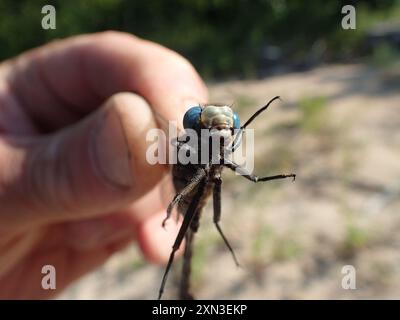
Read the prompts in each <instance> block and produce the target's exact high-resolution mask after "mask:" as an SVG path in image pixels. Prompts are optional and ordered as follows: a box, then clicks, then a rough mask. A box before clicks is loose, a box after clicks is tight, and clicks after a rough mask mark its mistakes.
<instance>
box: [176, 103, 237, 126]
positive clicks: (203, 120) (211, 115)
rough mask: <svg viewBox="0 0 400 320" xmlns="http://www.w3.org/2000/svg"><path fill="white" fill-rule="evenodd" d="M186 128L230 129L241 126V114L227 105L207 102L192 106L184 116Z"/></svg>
mask: <svg viewBox="0 0 400 320" xmlns="http://www.w3.org/2000/svg"><path fill="white" fill-rule="evenodd" d="M183 126H184V128H185V129H187V128H191V129H198V128H200V129H210V130H211V129H216V130H229V131H233V130H234V129H239V128H240V120H239V116H238V114H237V113H236V112H234V111H233V110H232V109H231V107H229V106H227V105H214V104H207V105H204V106H203V107H201V106H200V105H199V106H195V107H192V108H190V109H189V110H188V111H187V112H186V113H185V116H184V118H183Z"/></svg>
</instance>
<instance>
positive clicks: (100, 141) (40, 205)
mask: <svg viewBox="0 0 400 320" xmlns="http://www.w3.org/2000/svg"><path fill="white" fill-rule="evenodd" d="M155 127H156V124H155V121H154V118H153V116H152V112H151V109H150V107H149V105H148V104H147V103H146V102H145V101H144V99H142V98H140V97H139V96H137V95H134V94H131V93H119V94H116V95H114V96H112V97H111V98H110V99H109V100H107V101H106V102H105V103H104V105H103V106H102V107H101V108H100V109H98V110H97V111H96V112H95V113H93V114H91V115H90V116H88V117H87V118H85V119H83V120H82V121H80V122H78V123H76V124H75V125H73V126H71V127H68V128H65V129H63V130H62V131H59V132H57V133H55V134H53V135H49V136H42V137H40V138H35V139H31V138H30V139H29V140H28V139H27V138H18V139H17V138H2V139H0V155H1V156H0V207H1V212H0V226H1V227H5V228H9V227H10V226H17V225H18V226H23V225H27V224H29V225H32V223H35V222H38V223H43V222H57V221H63V220H74V219H82V218H84V217H89V216H93V215H96V214H99V213H106V212H109V211H110V210H114V209H117V208H120V207H122V206H124V205H126V204H128V203H129V202H131V201H133V200H135V199H137V198H139V197H140V196H142V195H143V194H145V193H146V192H147V191H149V190H150V189H151V188H152V187H154V186H155V185H156V184H157V182H158V181H159V180H160V178H161V177H162V175H163V172H164V170H165V168H164V167H163V166H162V165H150V164H149V163H148V162H147V161H146V157H145V155H146V149H147V143H146V133H147V131H148V130H149V129H150V128H155ZM1 227H0V229H1ZM0 231H1V230H0Z"/></svg>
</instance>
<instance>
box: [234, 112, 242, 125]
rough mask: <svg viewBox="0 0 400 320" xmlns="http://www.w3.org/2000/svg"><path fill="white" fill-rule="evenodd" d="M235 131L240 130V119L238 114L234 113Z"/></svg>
mask: <svg viewBox="0 0 400 320" xmlns="http://www.w3.org/2000/svg"><path fill="white" fill-rule="evenodd" d="M233 129H240V119H239V115H238V114H237V113H236V112H234V113H233Z"/></svg>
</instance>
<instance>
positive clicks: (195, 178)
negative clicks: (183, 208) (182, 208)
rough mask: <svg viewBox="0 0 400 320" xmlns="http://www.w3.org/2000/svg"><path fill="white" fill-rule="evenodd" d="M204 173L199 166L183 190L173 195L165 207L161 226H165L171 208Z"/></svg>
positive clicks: (196, 183)
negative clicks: (165, 213) (165, 211)
mask: <svg viewBox="0 0 400 320" xmlns="http://www.w3.org/2000/svg"><path fill="white" fill-rule="evenodd" d="M205 175H206V171H205V170H204V169H203V168H200V169H199V170H198V171H197V172H196V174H195V176H194V177H193V178H192V180H191V181H190V182H189V184H188V185H187V186H186V187H185V188H183V190H181V192H179V193H178V194H176V195H175V197H174V199H173V200H172V201H171V203H170V204H169V205H168V208H167V216H166V217H165V219H164V220H163V222H162V226H163V228H164V227H165V223H166V222H167V220H168V219H169V218H170V217H171V213H172V209H173V208H174V206H175V205H176V204H177V203H178V202H179V201H180V200H181V199H182V198H183V197H184V196H185V195H187V194H188V193H190V192H191V191H192V190H193V189H194V188H195V187H196V186H197V185H198V183H199V182H200V181H201V179H203V178H204V177H205Z"/></svg>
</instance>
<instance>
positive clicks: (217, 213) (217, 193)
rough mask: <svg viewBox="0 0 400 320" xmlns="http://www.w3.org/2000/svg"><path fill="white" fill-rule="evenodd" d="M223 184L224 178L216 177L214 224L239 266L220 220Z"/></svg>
mask: <svg viewBox="0 0 400 320" xmlns="http://www.w3.org/2000/svg"><path fill="white" fill-rule="evenodd" d="M221 185H222V180H221V178H220V177H218V178H215V179H214V189H213V207H214V208H213V209H214V218H213V220H214V224H215V226H216V228H217V230H218V232H219V234H220V235H221V237H222V239H223V240H224V242H225V244H226V246H227V247H228V249H229V251H230V253H231V254H232V258H233V261H235V264H236V265H237V266H238V267H239V266H240V265H239V261H238V259H237V258H236V255H235V252H234V251H233V249H232V246H231V245H230V243H229V241H228V239H227V238H226V237H225V235H224V233H223V232H222V229H221V226H220V225H219V221H220V220H221Z"/></svg>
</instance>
